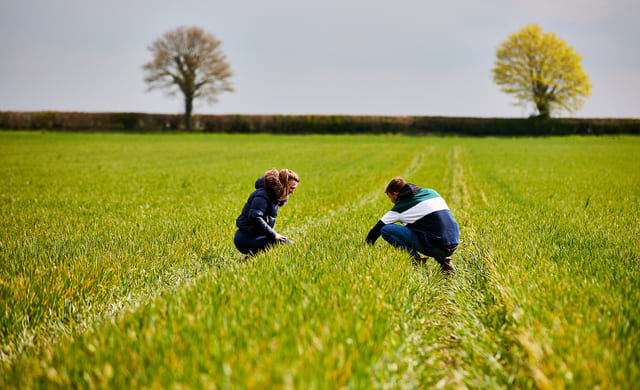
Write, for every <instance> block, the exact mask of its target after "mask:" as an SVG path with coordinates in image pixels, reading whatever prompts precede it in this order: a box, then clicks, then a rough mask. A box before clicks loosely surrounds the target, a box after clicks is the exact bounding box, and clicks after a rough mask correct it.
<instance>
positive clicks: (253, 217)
mask: <svg viewBox="0 0 640 390" xmlns="http://www.w3.org/2000/svg"><path fill="white" fill-rule="evenodd" d="M255 187H256V190H255V191H253V193H252V194H251V195H249V199H248V200H247V203H245V205H244V207H243V208H242V213H240V216H239V217H238V218H237V219H236V226H238V229H240V230H243V231H245V232H246V233H248V234H250V235H252V236H254V237H259V236H267V237H271V238H275V236H276V231H275V230H274V229H273V226H274V225H275V224H276V217H277V216H278V206H282V205H283V204H284V203H285V201H280V202H279V201H278V200H277V199H276V198H275V195H274V194H273V193H270V192H269V191H267V189H266V188H264V177H261V178H259V179H258V180H256V184H255Z"/></svg>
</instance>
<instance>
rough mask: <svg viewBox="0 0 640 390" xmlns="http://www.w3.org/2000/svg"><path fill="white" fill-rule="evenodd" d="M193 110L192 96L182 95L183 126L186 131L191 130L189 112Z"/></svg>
mask: <svg viewBox="0 0 640 390" xmlns="http://www.w3.org/2000/svg"><path fill="white" fill-rule="evenodd" d="M192 111H193V98H192V97H190V96H185V97H184V126H185V128H186V130H187V131H191V112H192Z"/></svg>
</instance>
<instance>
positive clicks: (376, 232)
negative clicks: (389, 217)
mask: <svg viewBox="0 0 640 390" xmlns="http://www.w3.org/2000/svg"><path fill="white" fill-rule="evenodd" d="M384 225H386V224H385V223H384V222H382V220H380V221H378V223H376V226H374V227H373V229H371V230H370V231H369V234H367V238H366V242H367V244H369V245H373V244H375V242H376V240H377V239H378V237H380V231H381V230H382V227H383V226H384Z"/></svg>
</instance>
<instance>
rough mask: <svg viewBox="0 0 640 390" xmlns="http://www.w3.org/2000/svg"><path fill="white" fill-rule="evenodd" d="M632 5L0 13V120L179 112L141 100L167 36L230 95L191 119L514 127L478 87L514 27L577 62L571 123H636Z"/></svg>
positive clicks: (253, 1) (293, 4)
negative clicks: (410, 118) (546, 38)
mask: <svg viewBox="0 0 640 390" xmlns="http://www.w3.org/2000/svg"><path fill="white" fill-rule="evenodd" d="M639 18H640V1H638V0H486V1H478V0H449V1H430V0H385V1H383V0H313V1H307V0H268V1H265V0H226V1H218V0H173V1H167V0H127V1H123V0H108V1H105V0H100V1H97V0H0V58H1V60H0V111H40V110H55V111H84V112H146V113H181V112H183V109H184V104H183V101H182V98H181V96H179V95H178V96H174V97H170V96H168V95H167V94H166V93H164V92H162V91H161V90H154V91H151V92H147V86H146V85H145V83H144V73H143V70H142V66H143V65H144V63H146V62H147V61H149V60H151V53H150V52H149V50H148V46H149V45H150V44H151V43H152V42H153V41H154V40H156V39H157V38H159V37H161V36H162V35H163V34H164V33H165V32H167V31H169V30H173V29H175V28H176V27H178V26H198V27H201V28H202V29H204V30H206V31H207V32H209V33H211V34H213V35H214V36H215V37H216V38H217V39H218V40H220V41H222V45H221V50H222V51H223V52H224V54H225V55H226V57H227V61H228V62H229V63H230V65H231V70H232V71H233V76H232V78H231V83H232V86H233V88H234V89H235V92H233V93H229V92H225V93H221V94H220V95H219V96H218V102H217V103H215V104H208V103H207V102H206V101H202V102H199V101H196V102H195V109H194V113H196V114H293V115H298V114H305V115H306V114H336V115H427V116H434V115H435V116H457V117H526V116H529V115H531V114H533V108H532V107H522V106H517V105H514V103H517V101H516V100H515V99H514V98H513V97H511V96H510V95H507V94H505V93H503V92H501V91H500V89H499V87H498V86H497V85H495V84H494V83H493V81H492V75H491V68H492V67H493V62H494V60H495V50H496V47H497V46H498V45H499V44H500V43H502V42H503V41H505V40H506V39H507V38H508V36H509V34H511V33H514V32H516V31H518V30H520V29H521V28H523V27H524V26H525V25H526V24H529V23H537V24H539V25H540V26H542V28H543V29H544V31H549V32H554V33H555V34H556V35H558V36H559V37H560V38H562V39H564V40H565V41H566V42H567V43H568V44H569V45H570V46H572V47H573V48H574V49H575V51H576V52H578V53H579V54H580V55H581V56H582V66H583V68H584V69H585V71H586V72H587V74H589V77H590V81H591V83H592V84H593V88H592V96H591V97H590V98H588V99H587V103H586V104H585V106H584V108H583V109H582V110H580V111H578V112H576V113H574V114H568V113H566V112H562V113H560V114H559V115H558V116H564V117H581V118H612V117H615V118H623V117H624V118H640V44H639V43H638V38H639V37H640V23H637V20H638V19H639Z"/></svg>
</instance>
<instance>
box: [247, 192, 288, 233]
mask: <svg viewBox="0 0 640 390" xmlns="http://www.w3.org/2000/svg"><path fill="white" fill-rule="evenodd" d="M267 207H269V205H268V203H267V200H266V199H265V198H262V197H260V196H256V197H255V198H253V201H252V202H251V206H250V207H249V220H250V221H251V223H252V224H253V226H254V227H256V228H257V229H258V230H259V231H261V232H263V233H264V235H266V236H268V237H271V238H276V239H278V236H279V234H278V233H276V231H275V230H274V229H273V228H272V227H271V226H269V224H267V222H266V221H265V220H264V218H263V217H264V213H265V211H266V210H267ZM281 237H282V236H281Z"/></svg>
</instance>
